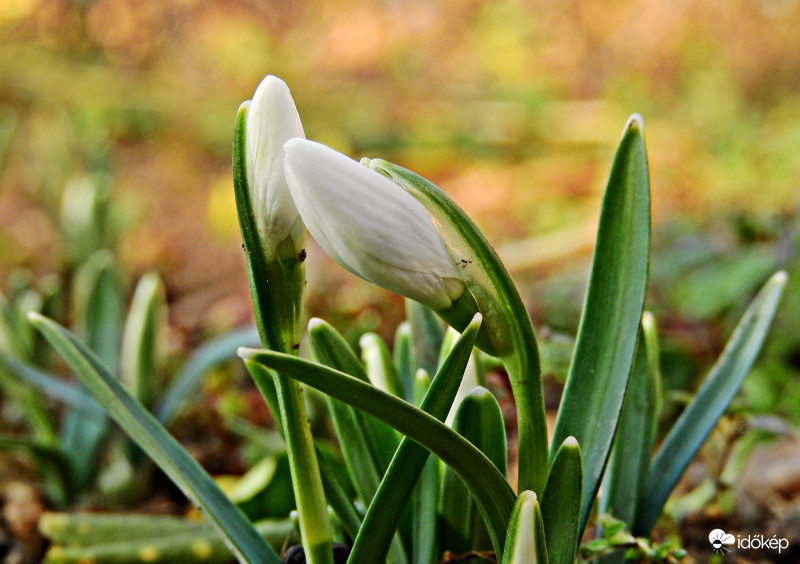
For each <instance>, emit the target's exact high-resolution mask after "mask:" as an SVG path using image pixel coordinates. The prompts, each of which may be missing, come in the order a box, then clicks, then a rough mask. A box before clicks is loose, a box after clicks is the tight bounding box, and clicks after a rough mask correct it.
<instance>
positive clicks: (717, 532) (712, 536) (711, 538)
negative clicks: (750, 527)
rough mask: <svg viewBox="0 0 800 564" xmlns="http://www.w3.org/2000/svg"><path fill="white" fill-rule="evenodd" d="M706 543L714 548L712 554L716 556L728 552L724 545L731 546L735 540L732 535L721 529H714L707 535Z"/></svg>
mask: <svg viewBox="0 0 800 564" xmlns="http://www.w3.org/2000/svg"><path fill="white" fill-rule="evenodd" d="M708 542H710V543H711V546H712V547H713V548H714V552H716V553H717V554H722V551H728V552H730V549H729V548H726V547H725V545H727V544H733V543H734V542H736V539H735V538H734V536H733V535H731V534H728V533H726V532H725V531H723V530H722V529H714V530H713V531H711V532H710V533H708Z"/></svg>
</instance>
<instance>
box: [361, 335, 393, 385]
mask: <svg viewBox="0 0 800 564" xmlns="http://www.w3.org/2000/svg"><path fill="white" fill-rule="evenodd" d="M358 344H359V346H360V347H361V360H362V361H363V362H364V366H365V367H366V369H367V376H369V381H370V382H372V385H373V386H375V387H376V388H378V389H381V390H383V391H384V392H389V393H390V394H393V395H395V396H397V397H399V398H402V397H404V391H403V383H402V382H401V381H400V376H398V374H397V369H396V368H395V366H394V363H393V362H392V355H391V353H390V352H389V348H388V347H387V346H386V343H384V342H383V339H381V338H380V337H379V336H378V335H376V334H375V333H364V334H363V335H362V336H361V339H359V341H358Z"/></svg>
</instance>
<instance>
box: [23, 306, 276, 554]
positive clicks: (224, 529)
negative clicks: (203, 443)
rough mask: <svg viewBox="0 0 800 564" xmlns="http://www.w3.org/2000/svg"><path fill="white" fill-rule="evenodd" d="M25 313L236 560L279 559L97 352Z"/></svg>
mask: <svg viewBox="0 0 800 564" xmlns="http://www.w3.org/2000/svg"><path fill="white" fill-rule="evenodd" d="M29 318H30V321H31V323H32V324H33V325H34V327H36V328H37V329H38V330H39V331H40V332H41V333H42V335H43V336H44V337H45V338H46V339H47V340H48V341H49V342H50V344H51V345H52V346H53V348H55V349H56V351H58V353H59V354H60V355H61V356H62V357H63V358H64V360H65V361H66V362H67V364H68V365H69V366H70V368H72V370H73V371H74V372H75V375H76V376H77V377H78V378H79V379H80V381H81V383H82V384H83V385H84V386H85V387H86V389H87V390H88V391H89V392H90V393H91V394H92V395H93V396H94V397H95V399H96V400H97V401H98V402H99V403H100V404H101V405H102V406H103V407H104V408H105V409H106V411H107V412H108V414H109V416H110V417H112V418H113V419H114V421H116V422H117V424H118V425H119V426H120V427H121V428H122V429H123V430H124V431H125V432H126V433H127V434H128V435H129V436H130V438H131V439H133V440H134V441H135V442H136V443H137V444H138V445H139V446H140V447H141V448H142V450H144V451H145V452H146V453H147V454H148V455H149V456H150V457H151V458H152V459H153V461H154V462H155V463H156V464H158V466H159V467H160V468H161V469H162V470H163V471H164V473H165V474H166V475H167V476H169V478H170V479H171V480H172V481H173V482H174V483H175V485H177V486H178V487H179V488H180V489H181V491H183V493H184V494H185V495H186V496H187V497H189V498H190V499H191V500H192V501H193V502H194V503H195V504H197V505H198V506H199V507H200V508H201V509H202V510H203V513H204V514H205V516H206V517H207V518H208V519H209V520H210V521H211V522H212V523H213V524H214V526H215V527H216V529H217V531H218V532H219V534H220V535H221V536H222V538H223V539H225V541H226V543H227V544H228V545H229V546H230V548H231V550H233V552H234V554H235V555H236V557H237V558H238V559H239V561H240V562H248V563H251V564H252V563H257V562H258V563H261V562H263V563H269V564H279V563H280V558H278V555H277V554H275V551H274V550H272V548H271V547H270V546H269V545H268V544H267V543H266V542H264V539H263V538H262V537H261V536H260V535H259V534H258V532H257V531H256V530H255V529H254V528H253V525H252V524H251V523H250V522H249V521H248V520H247V519H246V518H245V516H244V515H243V514H242V512H241V511H239V510H238V509H237V508H236V506H235V505H233V503H231V501H230V500H229V499H228V498H227V497H226V496H225V494H224V493H222V491H221V490H220V489H219V487H218V486H217V485H216V484H215V483H214V481H213V480H212V479H211V477H210V476H209V475H208V474H206V472H205V471H204V470H203V469H202V468H201V467H200V465H199V464H198V463H197V462H196V461H195V460H194V459H193V458H192V457H191V456H190V455H189V454H188V453H187V452H186V450H185V449H184V448H183V447H182V446H181V445H180V444H178V442H177V441H176V440H175V439H174V438H173V437H172V436H171V435H170V434H169V433H167V431H166V430H165V429H164V428H163V427H162V426H161V425H160V423H159V422H158V421H157V420H156V419H155V418H154V417H153V416H152V415H150V413H149V412H148V411H147V410H146V409H144V408H143V407H142V406H141V405H140V404H139V403H137V402H136V400H135V399H133V397H131V395H130V394H129V393H128V392H127V391H126V390H125V389H124V388H123V387H122V386H121V385H120V383H119V382H118V381H117V380H116V378H114V377H113V376H112V375H111V374H110V373H109V371H108V369H107V368H105V366H104V365H103V363H102V361H101V360H100V359H99V358H98V357H97V355H95V354H94V353H93V352H92V351H90V350H88V349H87V348H86V346H84V345H83V344H81V343H80V342H78V341H77V340H76V339H75V337H74V336H72V335H71V334H70V333H69V332H68V331H67V330H66V329H64V328H63V327H61V326H59V325H58V324H57V323H55V322H54V321H52V320H50V319H47V318H46V317H43V316H41V315H38V314H35V313H33V314H31V315H30V317H29Z"/></svg>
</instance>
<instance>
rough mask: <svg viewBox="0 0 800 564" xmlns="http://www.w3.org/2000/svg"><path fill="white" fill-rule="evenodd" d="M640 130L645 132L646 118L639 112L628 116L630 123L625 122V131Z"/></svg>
mask: <svg viewBox="0 0 800 564" xmlns="http://www.w3.org/2000/svg"><path fill="white" fill-rule="evenodd" d="M628 131H639V132H640V133H644V119H642V116H641V115H639V114H633V115H631V117H629V118H628V123H626V124H625V132H626V133H627V132H628Z"/></svg>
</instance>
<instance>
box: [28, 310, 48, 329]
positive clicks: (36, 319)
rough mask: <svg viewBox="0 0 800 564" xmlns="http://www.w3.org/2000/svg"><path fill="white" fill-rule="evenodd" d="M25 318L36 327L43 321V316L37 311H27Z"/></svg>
mask: <svg viewBox="0 0 800 564" xmlns="http://www.w3.org/2000/svg"><path fill="white" fill-rule="evenodd" d="M26 317H27V318H28V321H30V322H31V324H32V325H34V326H35V325H38V324H39V323H41V322H42V321H43V320H44V319H45V317H44V315H42V314H41V313H39V312H38V311H29V312H28V313H27V314H26Z"/></svg>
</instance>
